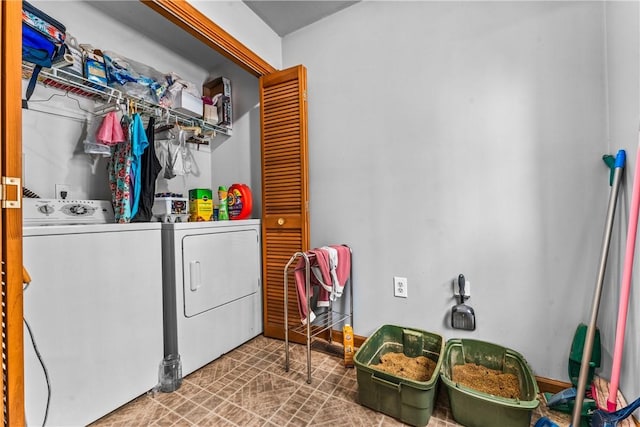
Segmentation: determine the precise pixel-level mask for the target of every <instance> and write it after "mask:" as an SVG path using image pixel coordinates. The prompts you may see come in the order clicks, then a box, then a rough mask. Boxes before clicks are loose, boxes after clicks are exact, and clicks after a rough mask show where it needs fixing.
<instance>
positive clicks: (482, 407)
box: [440, 339, 539, 427]
mask: <svg viewBox="0 0 640 427" xmlns="http://www.w3.org/2000/svg"><path fill="white" fill-rule="evenodd" d="M464 363H475V364H478V365H482V366H484V367H485V368H489V369H494V370H497V371H502V372H504V373H510V374H514V375H515V376H516V377H518V381H519V383H520V396H521V399H520V400H519V399H508V398H504V397H498V396H494V395H491V394H487V393H483V392H480V391H477V390H474V389H472V388H469V387H465V386H463V385H460V384H457V383H454V382H453V381H452V379H451V378H452V371H453V367H454V366H456V365H462V364H464ZM440 378H441V379H442V382H443V383H444V384H445V386H446V387H447V393H448V395H449V402H450V404H451V412H452V414H453V418H454V419H455V420H456V421H457V422H458V423H460V424H462V425H465V426H467V427H497V426H500V427H529V425H530V424H531V414H532V412H533V410H534V409H535V408H537V407H538V404H539V401H538V384H537V383H536V380H535V377H534V376H533V373H532V372H531V368H530V367H529V364H528V363H527V361H526V360H525V359H524V357H522V355H521V354H520V353H518V352H516V351H513V350H510V349H508V348H505V347H501V346H499V345H496V344H492V343H489V342H484V341H477V340H469V339H451V340H449V341H447V344H446V346H445V350H444V355H443V360H442V369H441V370H440Z"/></svg>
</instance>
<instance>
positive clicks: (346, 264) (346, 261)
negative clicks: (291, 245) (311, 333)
mask: <svg viewBox="0 0 640 427" xmlns="http://www.w3.org/2000/svg"><path fill="white" fill-rule="evenodd" d="M330 248H333V249H335V250H336V251H337V258H338V265H337V266H336V268H335V271H334V272H332V271H331V267H330V260H329V258H330V257H329V253H328V251H327V250H326V249H325V248H316V249H312V250H310V251H308V252H307V254H308V255H310V258H309V265H310V267H318V269H319V272H320V277H317V276H316V275H315V274H314V273H311V274H310V277H309V281H310V284H311V285H312V287H313V286H318V287H319V293H318V301H317V306H318V307H328V306H329V300H331V301H335V300H336V299H337V298H339V297H340V296H341V295H342V292H343V290H344V286H345V285H346V283H347V280H348V279H349V275H350V273H351V251H350V250H349V248H348V247H347V246H343V245H331V246H330ZM294 276H295V282H296V291H297V296H298V311H299V314H300V320H301V321H302V323H303V324H306V322H307V321H310V322H313V319H315V313H313V311H312V312H310V313H309V312H307V300H308V299H310V298H311V296H312V295H307V292H306V271H305V263H304V259H302V258H300V260H299V261H298V263H297V264H296V267H295V270H294ZM335 279H337V280H335ZM310 291H311V293H312V294H313V289H310ZM308 317H309V318H310V319H308Z"/></svg>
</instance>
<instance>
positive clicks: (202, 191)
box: [189, 188, 213, 222]
mask: <svg viewBox="0 0 640 427" xmlns="http://www.w3.org/2000/svg"><path fill="white" fill-rule="evenodd" d="M212 194H213V191H212V190H211V189H210V188H193V189H191V190H189V214H190V217H189V221H193V222H195V221H213V200H212V199H211V197H212Z"/></svg>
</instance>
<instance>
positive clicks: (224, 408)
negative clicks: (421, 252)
mask: <svg viewBox="0 0 640 427" xmlns="http://www.w3.org/2000/svg"><path fill="white" fill-rule="evenodd" d="M305 348H306V347H305V346H303V345H298V344H292V345H291V350H290V357H291V368H290V369H289V372H285V370H284V355H285V353H284V342H283V341H279V340H274V339H270V338H265V337H263V336H258V337H256V338H254V339H252V340H251V341H249V342H247V343H245V344H244V345H242V346H240V347H238V348H236V349H235V350H233V351H231V352H230V353H227V354H225V355H224V356H222V357H220V358H219V359H217V360H215V361H213V362H211V363H209V364H208V365H206V366H204V367H203V368H201V369H199V370H198V371H196V372H194V373H192V374H190V375H188V376H186V377H185V378H184V379H183V383H182V386H181V387H180V388H179V389H178V390H177V391H175V392H173V393H156V394H155V395H154V394H152V393H147V394H145V395H143V396H140V397H138V398H137V399H135V400H133V401H132V402H130V403H128V404H126V405H125V406H123V407H121V408H119V409H117V410H116V411H114V412H112V413H110V414H108V415H106V416H105V417H103V418H101V419H99V420H98V421H96V422H95V423H93V424H92V427H109V426H114V427H115V426H123V427H124V426H126V427H135V426H242V427H244V426H273V427H276V426H278V427H280V426H335V425H344V426H367V427H368V426H401V425H404V424H402V423H401V422H399V421H397V420H395V419H393V418H391V417H389V416H386V415H384V414H382V413H379V412H376V411H373V410H370V409H368V408H366V407H364V406H361V405H359V404H358V403H357V391H358V384H357V381H356V372H355V369H350V368H345V367H344V364H343V361H342V359H341V358H339V357H335V356H331V355H328V354H326V353H322V352H319V351H312V353H311V354H312V361H311V367H312V382H311V384H307V382H306V350H305ZM543 406H544V405H540V407H539V409H537V410H536V411H534V414H533V417H532V425H533V424H534V423H535V421H537V420H538V418H540V416H542V415H547V416H551V417H552V419H553V420H554V421H555V422H557V423H558V424H559V425H561V426H568V425H569V419H568V417H567V416H562V415H560V416H557V415H556V414H555V413H554V414H553V415H549V414H548V412H547V411H546V408H544V407H543ZM458 425H459V424H457V423H456V422H455V421H454V420H453V417H452V415H451V412H450V410H449V402H448V399H447V395H446V391H445V388H444V387H440V389H439V393H438V396H437V400H436V406H435V409H434V411H433V413H432V415H431V419H430V420H429V424H428V426H429V427H448V426H458ZM496 427H499V426H496Z"/></svg>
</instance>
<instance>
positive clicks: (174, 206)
mask: <svg viewBox="0 0 640 427" xmlns="http://www.w3.org/2000/svg"><path fill="white" fill-rule="evenodd" d="M151 213H152V214H153V217H154V218H155V219H156V220H158V221H160V222H187V221H189V199H187V198H185V197H183V196H182V194H179V193H156V195H155V198H154V200H153V207H152V208H151Z"/></svg>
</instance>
